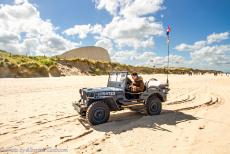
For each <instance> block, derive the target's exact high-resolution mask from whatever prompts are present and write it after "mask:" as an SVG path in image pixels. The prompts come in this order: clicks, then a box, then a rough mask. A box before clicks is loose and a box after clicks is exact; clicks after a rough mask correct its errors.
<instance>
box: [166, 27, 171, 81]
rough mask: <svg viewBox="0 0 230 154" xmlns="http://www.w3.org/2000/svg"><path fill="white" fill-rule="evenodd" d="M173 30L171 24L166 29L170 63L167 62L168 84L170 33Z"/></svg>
mask: <svg viewBox="0 0 230 154" xmlns="http://www.w3.org/2000/svg"><path fill="white" fill-rule="evenodd" d="M170 32H171V28H170V26H168V28H167V30H166V35H167V46H168V64H167V81H166V82H167V84H169V80H168V76H169V41H170V39H169V33H170Z"/></svg>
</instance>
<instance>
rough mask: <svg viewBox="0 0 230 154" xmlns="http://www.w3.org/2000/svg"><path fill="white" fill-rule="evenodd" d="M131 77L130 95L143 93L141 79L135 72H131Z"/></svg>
mask: <svg viewBox="0 0 230 154" xmlns="http://www.w3.org/2000/svg"><path fill="white" fill-rule="evenodd" d="M131 76H132V79H133V82H132V84H131V85H130V91H131V92H132V93H139V92H143V91H144V89H145V85H144V82H143V78H142V77H141V76H138V74H137V73H136V72H133V73H132V74H131Z"/></svg>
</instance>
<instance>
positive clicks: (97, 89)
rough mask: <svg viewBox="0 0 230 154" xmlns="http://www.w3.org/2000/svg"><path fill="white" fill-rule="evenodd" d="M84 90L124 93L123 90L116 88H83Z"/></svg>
mask: <svg viewBox="0 0 230 154" xmlns="http://www.w3.org/2000/svg"><path fill="white" fill-rule="evenodd" d="M82 90H84V91H86V92H107V91H108V92H110V91H113V92H118V91H124V90H123V89H121V88H115V87H98V88H83V89H82Z"/></svg>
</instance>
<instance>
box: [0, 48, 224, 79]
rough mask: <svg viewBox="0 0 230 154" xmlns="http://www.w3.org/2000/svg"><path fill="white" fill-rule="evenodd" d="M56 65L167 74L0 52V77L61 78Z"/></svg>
mask: <svg viewBox="0 0 230 154" xmlns="http://www.w3.org/2000/svg"><path fill="white" fill-rule="evenodd" d="M57 64H60V65H63V66H66V67H67V68H69V69H71V68H73V67H75V68H77V69H78V70H80V72H82V73H84V74H88V75H106V74H108V73H109V72H112V71H128V72H134V71H135V72H139V73H141V74H153V73H154V74H156V73H167V72H168V70H167V69H166V68H150V67H144V66H131V65H125V64H119V63H111V62H109V63H108V62H100V61H93V60H88V59H60V58H59V57H46V56H23V55H13V54H11V53H8V52H5V51H0V77H47V76H49V74H51V75H52V76H61V73H62V72H61V70H59V68H58V67H57ZM169 73H170V74H191V73H193V74H204V73H222V72H221V71H214V70H198V69H192V68H170V69H169Z"/></svg>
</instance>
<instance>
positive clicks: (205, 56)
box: [175, 32, 230, 70]
mask: <svg viewBox="0 0 230 154" xmlns="http://www.w3.org/2000/svg"><path fill="white" fill-rule="evenodd" d="M228 37H229V33H228V32H223V33H219V34H215V33H214V34H211V35H209V36H207V39H206V40H203V41H197V42H195V43H194V44H192V45H188V44H185V43H182V44H180V45H178V46H176V47H175V49H176V50H178V51H187V52H189V53H190V56H191V60H190V62H189V63H190V64H191V65H193V66H196V67H200V68H209V69H210V68H217V69H221V70H223V69H226V68H227V67H229V65H230V55H229V53H230V45H228V44H227V45H220V44H216V43H220V42H221V41H223V40H226V39H228Z"/></svg>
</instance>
